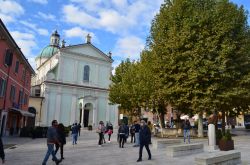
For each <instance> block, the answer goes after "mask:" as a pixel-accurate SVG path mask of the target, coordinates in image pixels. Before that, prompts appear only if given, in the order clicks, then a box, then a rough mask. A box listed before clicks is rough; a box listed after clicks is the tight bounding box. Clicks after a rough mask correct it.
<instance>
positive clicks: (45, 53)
mask: <svg viewBox="0 0 250 165" xmlns="http://www.w3.org/2000/svg"><path fill="white" fill-rule="evenodd" d="M58 50H59V48H58V47H57V46H53V45H48V46H46V47H45V48H44V49H43V50H42V51H41V52H40V53H39V55H38V57H37V58H50V57H52V56H53V55H54V54H55V53H57V52H58Z"/></svg>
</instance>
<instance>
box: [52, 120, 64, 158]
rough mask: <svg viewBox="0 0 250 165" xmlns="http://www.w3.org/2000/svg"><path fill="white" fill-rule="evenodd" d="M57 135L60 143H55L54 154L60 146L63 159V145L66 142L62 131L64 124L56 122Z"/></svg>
mask: <svg viewBox="0 0 250 165" xmlns="http://www.w3.org/2000/svg"><path fill="white" fill-rule="evenodd" d="M57 136H58V140H59V142H60V144H56V150H55V154H56V153H57V151H58V149H59V148H60V154H61V159H64V157H63V146H64V145H65V144H66V135H65V132H64V125H63V124H62V123H60V124H58V127H57Z"/></svg>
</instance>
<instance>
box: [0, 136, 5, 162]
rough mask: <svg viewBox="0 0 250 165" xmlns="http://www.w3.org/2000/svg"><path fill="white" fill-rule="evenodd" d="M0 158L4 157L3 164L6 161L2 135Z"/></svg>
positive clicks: (0, 139)
mask: <svg viewBox="0 0 250 165" xmlns="http://www.w3.org/2000/svg"><path fill="white" fill-rule="evenodd" d="M0 158H1V159H2V164H4V163H5V154H4V148H3V141H2V138H1V137H0Z"/></svg>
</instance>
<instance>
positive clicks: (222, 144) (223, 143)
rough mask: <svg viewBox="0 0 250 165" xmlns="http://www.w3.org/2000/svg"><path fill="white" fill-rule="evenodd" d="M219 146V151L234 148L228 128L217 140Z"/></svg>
mask: <svg viewBox="0 0 250 165" xmlns="http://www.w3.org/2000/svg"><path fill="white" fill-rule="evenodd" d="M219 148H220V150H221V151H229V150H233V149H234V141H233V140H232V135H231V133H230V131H229V130H227V131H226V133H225V134H224V135H222V138H221V139H220V141H219Z"/></svg>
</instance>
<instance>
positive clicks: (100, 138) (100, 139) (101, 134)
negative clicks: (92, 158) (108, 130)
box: [98, 133, 103, 145]
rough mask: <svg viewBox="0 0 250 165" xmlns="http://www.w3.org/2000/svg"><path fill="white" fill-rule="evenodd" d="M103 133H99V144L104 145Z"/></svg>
mask: <svg viewBox="0 0 250 165" xmlns="http://www.w3.org/2000/svg"><path fill="white" fill-rule="evenodd" d="M102 139H103V133H99V142H98V144H99V145H102Z"/></svg>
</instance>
